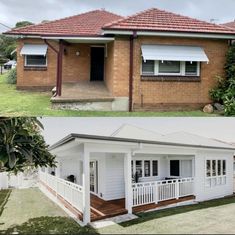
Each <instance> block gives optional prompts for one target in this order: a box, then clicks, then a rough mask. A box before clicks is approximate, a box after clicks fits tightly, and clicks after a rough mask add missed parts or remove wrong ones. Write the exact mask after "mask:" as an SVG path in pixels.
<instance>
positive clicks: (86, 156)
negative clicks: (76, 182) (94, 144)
mask: <svg viewBox="0 0 235 235" xmlns="http://www.w3.org/2000/svg"><path fill="white" fill-rule="evenodd" d="M82 186H83V222H84V223H85V224H88V223H90V222H91V218H90V152H88V151H87V149H86V146H85V144H84V150H83V174H82Z"/></svg>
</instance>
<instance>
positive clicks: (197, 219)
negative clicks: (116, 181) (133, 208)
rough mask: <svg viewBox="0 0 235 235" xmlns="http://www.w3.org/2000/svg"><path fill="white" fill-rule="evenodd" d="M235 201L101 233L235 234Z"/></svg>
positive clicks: (160, 214)
mask: <svg viewBox="0 0 235 235" xmlns="http://www.w3.org/2000/svg"><path fill="white" fill-rule="evenodd" d="M234 211H235V197H230V198H224V199H219V200H212V201H207V202H202V203H199V204H196V205H190V206H183V207H178V208H177V207H176V208H170V209H165V210H161V211H154V212H148V213H140V214H138V216H139V218H138V219H135V220H132V221H129V222H124V223H121V224H118V225H113V226H109V227H105V228H102V229H99V230H98V232H100V233H105V234H107V233H108V234H112V233H119V234H151V233H154V234H157V233H159V234H164V233H167V234H171V233H173V234H191V233H197V234H203V233H207V234H208V233H209V234H215V233H218V234H228V233H234V229H235V227H234V223H235V213H234Z"/></svg>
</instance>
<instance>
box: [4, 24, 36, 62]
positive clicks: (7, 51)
mask: <svg viewBox="0 0 235 235" xmlns="http://www.w3.org/2000/svg"><path fill="white" fill-rule="evenodd" d="M28 25H33V23H32V22H30V21H20V22H17V23H16V25H15V28H20V27H25V26H28ZM15 49H16V39H15V38H12V37H7V36H5V35H0V54H2V56H3V57H5V58H8V59H11V60H12V59H16V53H14V54H12V52H13V51H14V50H15Z"/></svg>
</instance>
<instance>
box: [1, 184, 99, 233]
mask: <svg viewBox="0 0 235 235" xmlns="http://www.w3.org/2000/svg"><path fill="white" fill-rule="evenodd" d="M12 233H15V234H16V233H20V234H22V233H23V234H79V233H82V234H84V233H95V231H94V230H93V229H91V228H88V227H84V228H82V227H81V226H79V225H78V224H77V223H76V222H75V221H74V220H73V219H71V218H69V217H68V215H67V214H66V213H65V212H64V211H63V210H62V209H60V208H59V207H58V206H57V205H55V204H54V203H53V202H52V201H50V200H49V199H48V198H47V197H46V196H45V195H44V194H42V193H41V191H39V189H36V188H35V189H25V190H12V192H11V195H10V197H9V199H8V202H7V204H6V205H5V207H4V210H3V213H2V215H1V216H0V234H12Z"/></svg>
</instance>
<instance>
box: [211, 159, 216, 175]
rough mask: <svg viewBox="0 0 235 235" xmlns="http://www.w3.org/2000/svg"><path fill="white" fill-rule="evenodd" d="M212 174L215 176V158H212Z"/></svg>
mask: <svg viewBox="0 0 235 235" xmlns="http://www.w3.org/2000/svg"><path fill="white" fill-rule="evenodd" d="M212 176H216V160H212Z"/></svg>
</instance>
